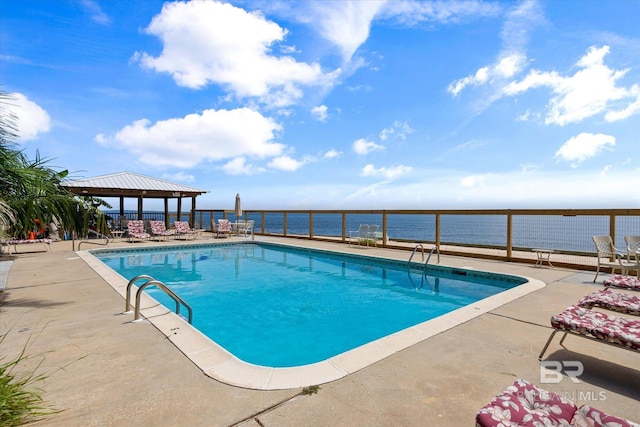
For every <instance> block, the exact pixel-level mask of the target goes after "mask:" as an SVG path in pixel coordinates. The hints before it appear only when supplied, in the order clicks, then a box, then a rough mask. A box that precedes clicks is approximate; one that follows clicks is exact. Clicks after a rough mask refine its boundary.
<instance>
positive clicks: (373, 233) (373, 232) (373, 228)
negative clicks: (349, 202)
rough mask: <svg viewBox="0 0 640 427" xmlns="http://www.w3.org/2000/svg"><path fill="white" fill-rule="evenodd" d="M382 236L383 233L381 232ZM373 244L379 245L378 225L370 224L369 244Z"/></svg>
mask: <svg viewBox="0 0 640 427" xmlns="http://www.w3.org/2000/svg"><path fill="white" fill-rule="evenodd" d="M380 236H381V237H382V234H380ZM370 244H372V245H373V246H375V247H376V248H377V247H378V226H377V225H369V232H368V233H367V245H370Z"/></svg>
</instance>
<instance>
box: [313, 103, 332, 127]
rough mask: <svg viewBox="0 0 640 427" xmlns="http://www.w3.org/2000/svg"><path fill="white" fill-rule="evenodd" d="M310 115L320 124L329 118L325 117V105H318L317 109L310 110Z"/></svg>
mask: <svg viewBox="0 0 640 427" xmlns="http://www.w3.org/2000/svg"><path fill="white" fill-rule="evenodd" d="M311 115H312V116H313V117H315V118H316V120H318V121H320V122H323V123H324V122H326V121H327V119H328V118H329V117H328V116H327V106H326V105H318V106H317V107H313V108H312V109H311Z"/></svg>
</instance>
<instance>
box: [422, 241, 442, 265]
mask: <svg viewBox="0 0 640 427" xmlns="http://www.w3.org/2000/svg"><path fill="white" fill-rule="evenodd" d="M434 251H435V252H437V253H438V264H440V248H438V246H434V247H432V248H431V251H430V252H429V256H428V257H427V261H426V262H425V263H424V267H425V268H427V264H429V260H430V259H431V255H433V252H434Z"/></svg>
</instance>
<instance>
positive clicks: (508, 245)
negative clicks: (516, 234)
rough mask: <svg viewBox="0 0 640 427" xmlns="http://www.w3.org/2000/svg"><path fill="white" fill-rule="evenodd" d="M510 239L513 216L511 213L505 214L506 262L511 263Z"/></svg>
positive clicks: (511, 249)
mask: <svg viewBox="0 0 640 427" xmlns="http://www.w3.org/2000/svg"><path fill="white" fill-rule="evenodd" d="M512 237H513V214H512V213H511V211H509V213H508V214H507V261H511V258H512V256H513V247H512V241H511V240H512Z"/></svg>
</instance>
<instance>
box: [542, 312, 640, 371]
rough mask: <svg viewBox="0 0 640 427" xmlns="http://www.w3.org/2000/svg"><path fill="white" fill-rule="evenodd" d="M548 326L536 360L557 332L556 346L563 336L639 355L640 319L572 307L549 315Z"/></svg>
mask: <svg viewBox="0 0 640 427" xmlns="http://www.w3.org/2000/svg"><path fill="white" fill-rule="evenodd" d="M551 326H552V327H553V329H554V330H553V332H552V333H551V336H550V337H549V339H548V340H547V343H546V344H545V346H544V348H543V349H542V352H541V353H540V356H538V359H539V360H542V356H543V355H544V353H545V352H546V351H547V348H548V347H549V344H550V343H551V340H552V339H553V337H554V336H555V334H557V333H558V332H563V333H564V335H563V337H562V339H561V340H560V345H562V342H563V341H564V339H565V338H566V337H567V334H573V335H577V336H579V337H583V338H588V339H591V340H594V341H599V342H602V343H605V344H611V345H615V346H617V347H621V348H625V349H627V350H633V351H638V352H640V320H631V319H627V318H625V317H619V316H611V315H607V314H605V313H601V312H598V311H592V310H589V309H587V308H583V307H579V306H577V305H572V306H570V307H568V308H567V309H566V310H565V311H563V312H562V313H560V314H558V315H555V316H551Z"/></svg>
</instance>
